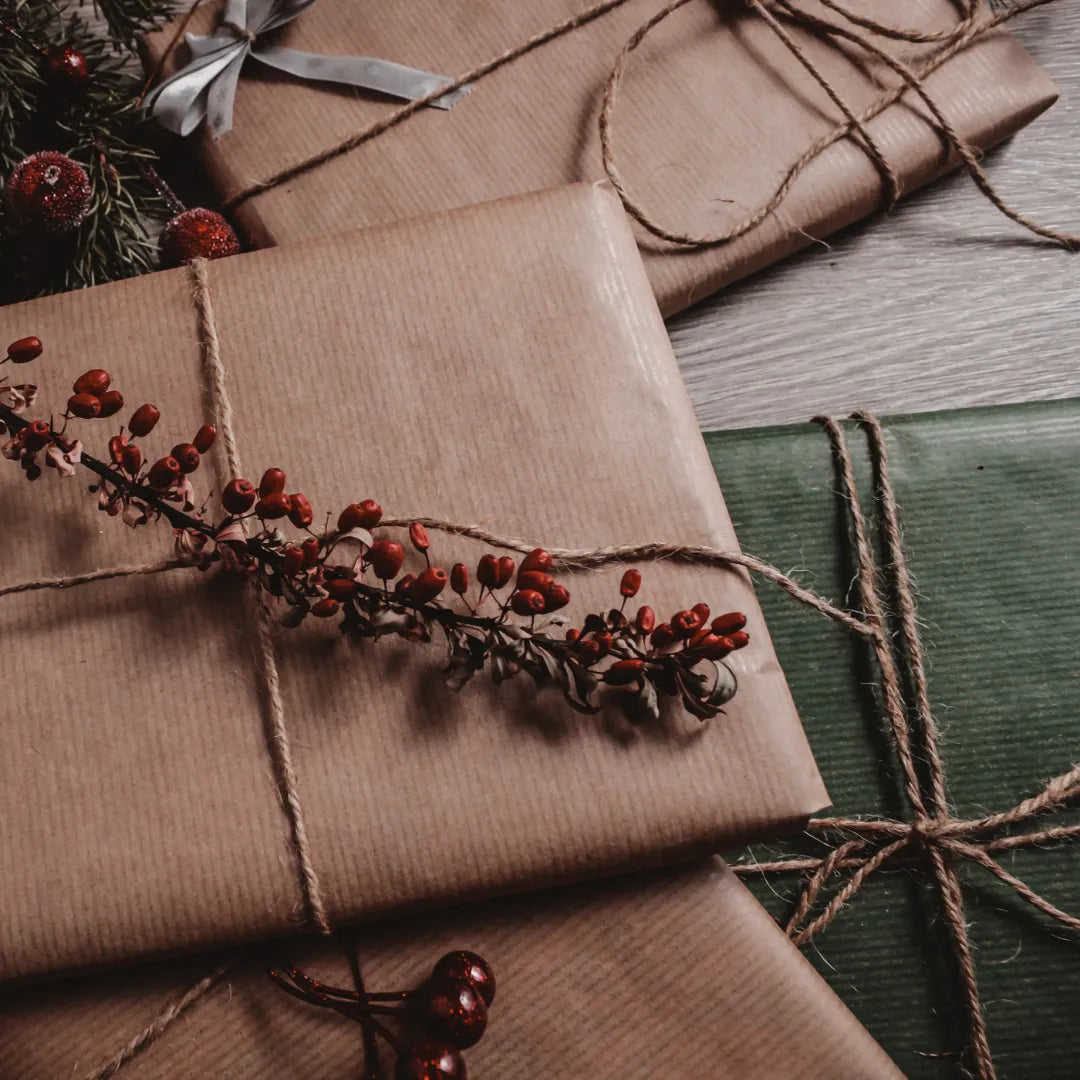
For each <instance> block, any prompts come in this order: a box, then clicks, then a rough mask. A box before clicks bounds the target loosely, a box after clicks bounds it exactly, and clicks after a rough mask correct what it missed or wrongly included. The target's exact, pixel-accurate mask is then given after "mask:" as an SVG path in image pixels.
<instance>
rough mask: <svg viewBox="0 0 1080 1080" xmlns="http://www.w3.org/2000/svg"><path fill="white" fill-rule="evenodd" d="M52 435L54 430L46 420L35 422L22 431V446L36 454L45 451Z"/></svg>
mask: <svg viewBox="0 0 1080 1080" xmlns="http://www.w3.org/2000/svg"><path fill="white" fill-rule="evenodd" d="M51 435H52V428H51V427H49V425H48V424H47V423H46V422H45V421H44V420H34V421H33V422H32V423H31V424H29V425H28V426H27V427H24V428H23V430H22V445H23V449H24V450H29V451H30V453H35V452H36V451H38V450H43V449H44V448H45V447H46V446H47V445H48V442H49V439H50V437H51Z"/></svg>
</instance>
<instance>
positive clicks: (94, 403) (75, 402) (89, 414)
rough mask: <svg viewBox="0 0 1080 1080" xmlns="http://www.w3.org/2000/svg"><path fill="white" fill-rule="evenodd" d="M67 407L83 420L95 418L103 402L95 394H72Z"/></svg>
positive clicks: (72, 413) (73, 414)
mask: <svg viewBox="0 0 1080 1080" xmlns="http://www.w3.org/2000/svg"><path fill="white" fill-rule="evenodd" d="M67 407H68V412H69V413H71V415H72V416H78V417H81V418H82V419H83V420H93V419H94V417H95V416H97V415H99V414H100V412H101V402H100V401H99V400H98V399H97V398H96V397H94V395H93V394H72V395H71V397H69V398H68V406H67Z"/></svg>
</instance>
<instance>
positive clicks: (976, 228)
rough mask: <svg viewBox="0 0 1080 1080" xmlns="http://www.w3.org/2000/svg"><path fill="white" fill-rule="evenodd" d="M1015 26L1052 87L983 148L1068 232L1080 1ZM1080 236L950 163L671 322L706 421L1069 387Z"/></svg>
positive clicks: (990, 161) (1071, 226)
mask: <svg viewBox="0 0 1080 1080" xmlns="http://www.w3.org/2000/svg"><path fill="white" fill-rule="evenodd" d="M1012 27H1013V30H1014V32H1015V33H1016V36H1017V37H1018V38H1020V40H1021V41H1022V42H1023V43H1024V44H1025V46H1026V47H1027V48H1028V49H1029V50H1030V51H1031V52H1032V53H1033V54H1034V56H1035V57H1036V58H1037V59H1038V60H1039V61H1040V63H1042V65H1043V66H1044V67H1045V68H1046V69H1047V70H1048V71H1049V72H1050V74H1051V76H1052V77H1053V78H1054V80H1055V82H1056V83H1057V85H1058V88H1059V90H1060V92H1061V99H1060V100H1059V101H1058V103H1057V104H1056V105H1054V107H1053V108H1052V109H1050V111H1049V112H1047V113H1045V114H1044V115H1043V116H1042V117H1040V118H1039V119H1038V120H1036V121H1035V123H1034V124H1032V125H1031V126H1030V127H1028V128H1027V129H1025V130H1024V131H1022V132H1021V133H1020V134H1019V135H1018V136H1016V137H1015V138H1014V139H1013V140H1012V141H1011V142H1010V143H1008V144H1007V145H1005V146H1003V147H1001V148H999V149H997V150H994V151H993V152H991V153H990V154H988V155H987V165H988V169H989V172H990V175H991V178H992V180H993V181H994V183H995V185H996V186H997V187H998V189H999V190H1000V191H1001V193H1002V194H1003V195H1004V196H1005V198H1006V200H1007V201H1009V202H1010V203H1011V204H1012V205H1013V206H1015V207H1017V208H1018V209H1020V210H1021V211H1023V212H1025V213H1027V214H1028V215H1029V216H1032V217H1034V218H1035V220H1036V221H1039V222H1040V223H1041V224H1046V225H1051V226H1054V227H1056V228H1059V229H1065V230H1067V231H1071V232H1073V233H1080V169H1078V166H1080V50H1078V48H1077V46H1078V43H1080V4H1077V3H1074V2H1070V0H1059V2H1058V3H1055V4H1051V5H1049V6H1048V7H1046V8H1042V9H1039V10H1036V11H1034V12H1030V13H1028V14H1027V15H1024V16H1021V17H1020V18H1018V19H1017V20H1016V21H1015V22H1014V23H1013V24H1012ZM1078 286H1080V254H1075V255H1070V254H1069V253H1067V252H1065V251H1063V250H1062V249H1061V248H1059V247H1054V246H1052V245H1050V244H1048V243H1044V242H1040V241H1037V240H1036V238H1033V237H1031V236H1030V234H1028V233H1027V232H1025V231H1024V230H1022V229H1021V228H1020V227H1019V226H1016V225H1014V224H1013V223H1012V222H1010V221H1008V220H1007V219H1005V218H1003V217H1002V216H1001V215H999V214H998V212H997V211H996V210H995V209H994V208H993V207H992V206H990V205H989V203H987V202H986V200H985V199H984V198H983V197H982V196H981V195H980V194H979V193H978V192H977V191H976V190H975V187H974V185H973V183H972V182H971V180H970V178H969V177H967V176H966V175H964V174H956V175H954V176H951V177H948V178H946V179H945V180H943V181H941V182H939V183H938V184H936V185H934V186H933V187H931V188H928V189H925V190H923V191H921V192H917V193H915V194H914V195H912V196H910V197H908V198H906V199H905V200H904V201H903V202H902V203H900V205H899V206H898V208H897V209H896V210H895V211H893V213H892V214H890V215H888V216H887V217H884V216H878V217H877V218H875V219H872V220H870V221H868V222H866V223H864V224H862V225H859V226H855V227H854V228H852V229H850V230H848V231H846V232H845V233H843V234H841V235H839V236H837V237H834V238H832V239H831V240H830V241H829V242H828V247H827V248H825V247H824V246H815V247H812V248H810V249H808V250H807V251H805V252H803V253H802V254H801V255H799V256H796V257H795V258H793V259H789V260H788V261H786V262H784V263H781V264H779V265H777V266H775V267H772V268H770V269H769V270H766V271H765V272H763V273H761V274H759V275H757V276H756V277H754V278H752V279H750V280H748V281H745V282H743V283H741V284H739V285H736V286H734V287H732V288H729V289H728V290H726V291H725V292H723V293H721V294H720V295H718V296H715V297H712V298H711V299H710V300H707V301H705V302H704V303H702V304H699V305H698V306H697V307H695V308H693V309H692V310H690V311H688V312H685V313H683V314H682V315H680V316H677V317H676V318H675V319H673V320H672V322H671V324H670V328H671V334H672V339H673V341H674V342H675V348H676V352H677V353H678V356H679V361H680V364H681V365H682V371H683V375H684V376H685V378H686V381H687V384H688V386H689V388H690V394H691V397H692V398H693V401H694V405H695V407H696V409H697V414H698V419H699V420H700V422H701V424H702V427H704V428H706V429H708V428H731V427H745V426H752V425H758V424H770V423H786V422H789V421H799V420H807V419H809V418H810V417H811V416H812V415H814V414H815V413H818V412H826V413H831V414H833V415H843V414H846V413H848V412H851V411H852V410H853V409H856V408H867V409H872V410H875V411H877V412H883V413H885V412H897V411H909V410H919V411H923V410H935V409H943V408H950V407H954V406H965V405H981V404H990V403H1001V402H1015V401H1027V400H1034V399H1040V398H1058V397H1070V396H1074V395H1080V375H1078V373H1077V369H1078V368H1080V295H1078Z"/></svg>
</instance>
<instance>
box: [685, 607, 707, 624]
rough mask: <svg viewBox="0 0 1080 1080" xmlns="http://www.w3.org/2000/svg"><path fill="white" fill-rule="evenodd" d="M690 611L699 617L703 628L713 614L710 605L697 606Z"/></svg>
mask: <svg viewBox="0 0 1080 1080" xmlns="http://www.w3.org/2000/svg"><path fill="white" fill-rule="evenodd" d="M690 610H691V611H692V612H693V613H694V614H695V615H696V616H697V617H698V620H699V625H701V626H704V625H705V624H706V623H707V622H708V621H709V616H710V615H711V614H712V612H711V611H710V610H709V605H708V604H695V605H694V606H693V607H692V608H691V609H690Z"/></svg>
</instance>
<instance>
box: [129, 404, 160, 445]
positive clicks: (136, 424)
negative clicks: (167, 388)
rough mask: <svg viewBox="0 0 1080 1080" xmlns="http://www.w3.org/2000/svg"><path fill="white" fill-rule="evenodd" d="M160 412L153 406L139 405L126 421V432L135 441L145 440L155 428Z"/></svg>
mask: <svg viewBox="0 0 1080 1080" xmlns="http://www.w3.org/2000/svg"><path fill="white" fill-rule="evenodd" d="M160 419H161V412H160V410H159V409H157V408H156V407H155V406H153V405H140V406H139V407H138V408H137V409H136V410H135V412H134V413H133V414H132V417H131V419H130V420H129V421H128V430H129V431H130V432H131V434H132V435H134V436H135V438H136V439H145V438H146V436H147V435H149V434H150V432H151V431H153V430H154V428H155V427H156V426H157V422H158V421H159V420H160Z"/></svg>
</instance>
